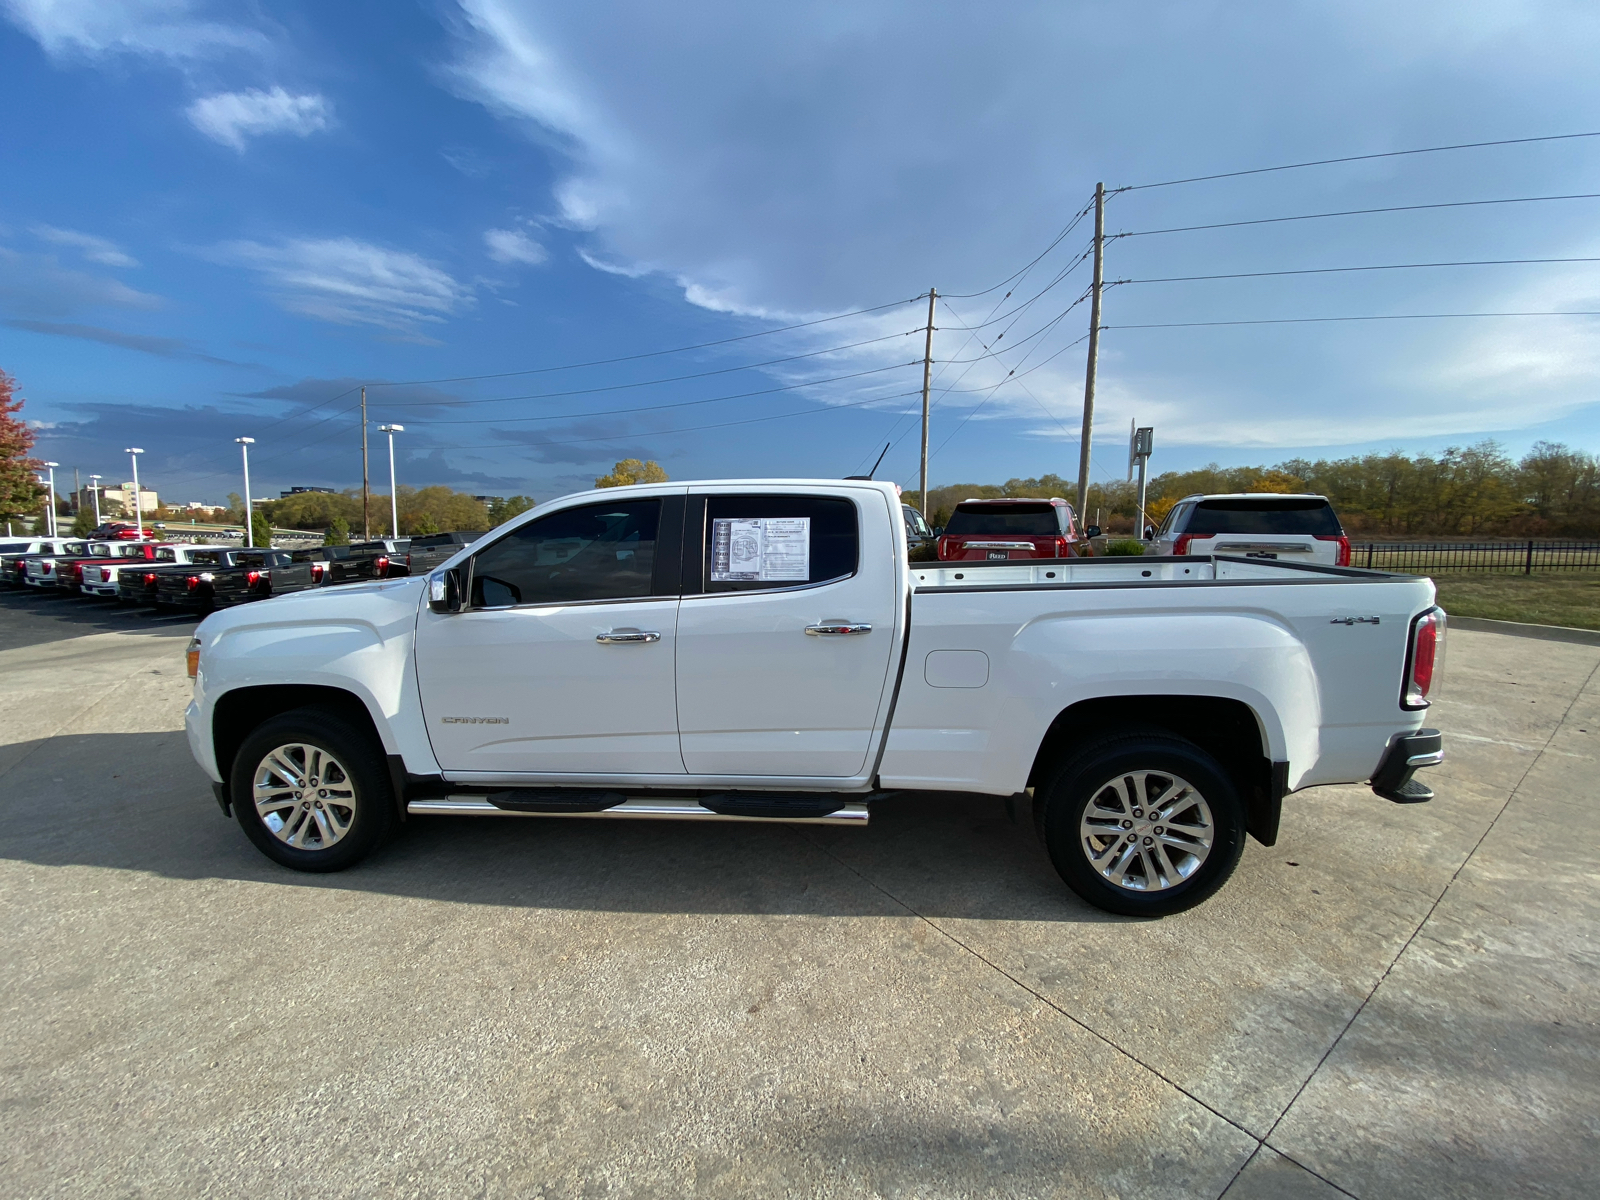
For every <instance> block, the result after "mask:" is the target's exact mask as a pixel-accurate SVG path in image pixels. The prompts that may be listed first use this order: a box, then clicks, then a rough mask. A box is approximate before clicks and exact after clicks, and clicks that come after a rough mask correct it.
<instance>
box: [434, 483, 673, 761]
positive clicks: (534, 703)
mask: <svg viewBox="0 0 1600 1200" xmlns="http://www.w3.org/2000/svg"><path fill="white" fill-rule="evenodd" d="M682 514H683V496H682V494H681V493H678V494H675V495H667V496H660V495H657V496H651V497H648V498H619V499H617V500H612V501H602V502H599V503H591V504H585V505H578V506H574V507H570V508H564V509H559V510H557V511H555V512H552V513H548V514H545V515H544V516H541V517H539V518H537V519H535V520H533V521H529V522H526V523H524V524H522V525H519V526H517V527H516V528H514V529H512V530H511V531H510V532H509V533H507V534H506V535H504V536H503V537H501V538H499V539H497V540H496V541H495V542H493V543H492V544H490V545H488V546H486V547H484V548H483V549H482V550H480V551H479V552H478V553H477V554H475V555H474V556H473V557H472V558H471V559H470V560H468V571H469V580H470V582H469V584H468V589H469V590H468V595H469V604H468V606H467V607H466V608H465V609H464V610H463V611H461V612H455V613H435V612H433V611H431V610H429V609H426V608H425V609H424V610H423V611H422V612H421V613H420V614H419V619H418V623H417V679H418V684H419V686H420V690H421V695H422V709H423V714H424V716H425V718H426V720H427V723H428V735H429V738H430V739H431V741H432V744H433V750H434V755H435V757H436V758H437V759H438V762H439V765H440V766H441V767H442V768H444V770H445V771H447V772H488V773H494V774H499V775H518V774H537V775H547V776H548V775H581V776H587V777H593V776H614V775H662V774H669V775H671V774H676V775H681V774H682V773H683V760H682V758H681V757H680V755H679V753H678V725H677V705H676V699H675V696H674V679H673V657H674V652H675V648H676V640H677V610H678V598H677V590H678V576H679V562H680V543H681V537H682Z"/></svg>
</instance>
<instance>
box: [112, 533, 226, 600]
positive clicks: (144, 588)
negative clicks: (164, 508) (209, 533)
mask: <svg viewBox="0 0 1600 1200" xmlns="http://www.w3.org/2000/svg"><path fill="white" fill-rule="evenodd" d="M219 553H221V551H219V550H217V549H216V548H215V547H214V546H198V545H187V544H181V543H180V544H178V545H166V546H157V547H156V556H155V561H154V562H150V563H146V564H145V565H144V569H143V570H136V569H133V568H132V567H130V569H128V570H123V569H122V568H121V567H118V568H117V569H116V574H115V576H114V577H113V578H114V579H115V581H116V585H117V592H116V596H117V603H119V604H154V603H155V602H156V586H157V584H159V583H160V582H161V576H162V575H163V574H165V573H166V572H167V571H168V570H170V569H172V568H174V567H181V566H183V565H185V564H187V563H190V562H193V561H194V559H195V556H196V555H200V556H202V557H203V558H205V560H206V561H207V562H208V563H212V564H214V563H216V562H217V559H216V557H215V555H217V554H219ZM107 582H109V581H107Z"/></svg>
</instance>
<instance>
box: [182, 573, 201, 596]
mask: <svg viewBox="0 0 1600 1200" xmlns="http://www.w3.org/2000/svg"><path fill="white" fill-rule="evenodd" d="M183 586H184V587H186V588H188V589H189V590H190V591H191V592H192V591H194V590H195V588H197V587H199V586H200V576H198V575H189V576H187V577H185V579H184V581H183Z"/></svg>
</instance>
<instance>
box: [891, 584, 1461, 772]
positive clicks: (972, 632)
mask: <svg viewBox="0 0 1600 1200" xmlns="http://www.w3.org/2000/svg"><path fill="white" fill-rule="evenodd" d="M1296 576H1298V573H1296ZM1432 600H1433V589H1432V584H1431V583H1429V582H1428V581H1427V580H1422V579H1397V578H1395V577H1391V576H1381V575H1376V574H1375V575H1373V576H1370V577H1368V576H1335V577H1329V576H1324V575H1320V574H1319V575H1306V576H1304V577H1292V578H1290V579H1288V580H1285V581H1282V582H1271V583H1267V582H1262V583H1254V582H1251V581H1248V580H1241V581H1237V582H1228V581H1222V582H1215V583H1213V582H1185V583H1175V584H1153V585H1152V584H1142V585H1140V584H1135V585H1133V586H1127V587H1122V586H1107V585H1099V584H1091V585H1087V586H1070V587H1061V588H1042V589H1036V590H1034V589H1029V590H1015V591H1003V590H996V591H966V592H962V591H960V590H957V589H952V590H939V591H933V592H927V591H924V592H920V593H918V594H916V595H915V596H914V598H913V604H912V624H911V636H910V642H909V649H908V655H907V660H906V666H905V674H904V682H903V684H902V688H901V693H900V697H899V701H898V703H897V705H896V710H895V716H894V723H893V726H892V727H891V730H890V735H889V739H888V744H887V746H886V749H885V753H884V758H883V762H882V766H881V770H880V779H881V783H882V785H883V786H885V787H918V788H935V789H938V788H962V789H968V790H973V791H980V792H988V793H993V794H1000V795H1009V794H1013V793H1015V792H1018V791H1020V790H1022V788H1023V787H1024V786H1025V785H1026V782H1027V778H1028V773H1029V771H1030V770H1031V768H1032V766H1033V762H1034V757H1035V755H1036V753H1037V751H1038V748H1039V746H1040V744H1041V742H1042V740H1043V738H1044V734H1045V732H1046V731H1047V730H1048V729H1049V727H1050V724H1051V722H1053V721H1054V720H1055V718H1056V717H1057V716H1058V715H1059V714H1060V713H1061V712H1063V711H1064V710H1065V709H1067V708H1069V707H1070V706H1071V705H1073V704H1076V703H1077V702H1079V701H1081V700H1088V699H1093V698H1096V697H1104V696H1137V695H1193V696H1217V697H1223V698H1227V699H1233V700H1239V701H1242V702H1243V703H1245V704H1246V705H1248V706H1249V707H1250V709H1251V710H1252V711H1253V712H1254V713H1255V715H1256V719H1257V722H1258V724H1259V727H1260V730H1261V734H1262V740H1263V743H1264V745H1265V746H1266V747H1267V750H1268V754H1269V756H1270V757H1271V758H1273V759H1274V760H1276V761H1287V762H1288V763H1289V764H1290V772H1289V784H1290V787H1291V788H1298V787H1306V786H1309V785H1311V784H1316V783H1328V782H1355V781H1359V780H1363V779H1366V778H1367V777H1368V776H1369V775H1370V774H1371V772H1372V770H1373V769H1374V768H1375V767H1376V766H1377V763H1378V760H1379V759H1380V758H1381V756H1382V753H1383V750H1384V748H1385V747H1386V746H1387V744H1388V742H1389V741H1390V740H1391V738H1392V737H1393V736H1394V735H1395V734H1396V733H1398V732H1401V731H1402V730H1409V729H1414V728H1417V727H1419V726H1420V725H1421V724H1422V717H1423V714H1422V713H1420V712H1407V711H1405V710H1403V709H1401V708H1400V706H1399V700H1400V684H1401V674H1402V672H1403V670H1404V662H1405V643H1406V637H1407V633H1408V630H1409V625H1410V617H1411V616H1412V615H1413V614H1414V613H1416V612H1419V611H1421V610H1422V609H1424V608H1427V607H1428V606H1429V605H1430V604H1431V603H1432ZM1374 615H1376V616H1378V617H1379V618H1380V620H1379V623H1378V624H1377V625H1371V624H1350V625H1345V624H1333V621H1334V620H1335V619H1338V618H1343V617H1346V616H1374ZM940 651H966V652H977V653H979V654H981V655H983V656H984V657H985V658H986V659H987V679H986V680H985V681H984V682H983V683H982V685H981V686H971V683H972V679H974V678H976V672H975V671H974V672H973V673H972V677H971V678H968V679H966V680H964V681H958V682H965V684H966V686H937V685H938V684H940V683H945V684H948V683H949V682H950V680H949V679H948V678H943V677H941V670H942V668H941V666H940V664H943V663H950V662H958V661H959V662H970V663H975V662H976V660H975V659H971V658H970V657H967V656H963V657H960V658H956V659H951V658H945V657H935V658H934V659H933V660H932V661H931V662H930V655H936V654H937V652H940ZM930 680H931V681H932V682H930Z"/></svg>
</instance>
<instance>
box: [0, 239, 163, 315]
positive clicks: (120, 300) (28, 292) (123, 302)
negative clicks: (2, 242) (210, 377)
mask: <svg viewBox="0 0 1600 1200" xmlns="http://www.w3.org/2000/svg"><path fill="white" fill-rule="evenodd" d="M160 304H161V299H160V297H158V296H152V295H150V294H149V293H147V292H140V291H135V290H134V289H133V288H131V287H128V286H127V285H126V284H124V283H122V282H121V281H120V280H117V279H108V278H105V277H103V276H99V275H91V274H89V273H88V272H86V271H78V270H74V269H72V268H70V267H63V266H62V265H61V264H60V263H59V262H58V261H57V260H56V258H55V256H54V255H51V254H21V253H18V252H17V251H15V250H9V249H7V248H5V247H4V246H0V309H3V310H4V311H6V312H8V313H11V314H13V315H15V316H18V317H26V318H49V317H65V316H71V315H73V314H76V313H79V312H81V311H83V310H85V309H94V308H100V307H107V306H109V307H112V308H134V309H152V308H156V307H159V305H160Z"/></svg>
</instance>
